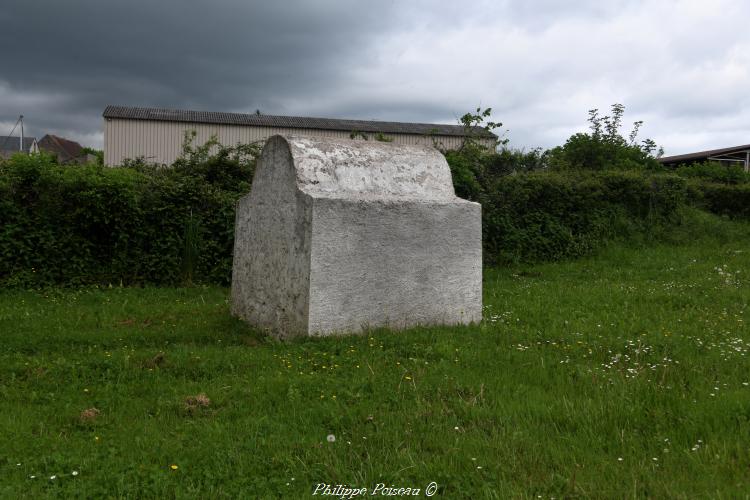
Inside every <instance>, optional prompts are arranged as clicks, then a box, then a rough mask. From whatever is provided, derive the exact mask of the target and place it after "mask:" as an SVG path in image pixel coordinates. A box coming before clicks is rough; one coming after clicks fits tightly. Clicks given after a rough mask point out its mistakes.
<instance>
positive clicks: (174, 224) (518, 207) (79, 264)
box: [0, 153, 686, 287]
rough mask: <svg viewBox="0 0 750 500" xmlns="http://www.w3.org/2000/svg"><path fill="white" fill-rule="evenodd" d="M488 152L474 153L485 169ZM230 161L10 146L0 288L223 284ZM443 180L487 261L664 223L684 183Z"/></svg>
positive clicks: (536, 256) (2, 176)
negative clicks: (478, 235)
mask: <svg viewBox="0 0 750 500" xmlns="http://www.w3.org/2000/svg"><path fill="white" fill-rule="evenodd" d="M534 154H535V153H534ZM505 157H506V158H507V157H508V153H506V154H505ZM455 158H456V156H455V155H449V159H450V160H451V164H452V165H454V169H455V165H456V161H455ZM461 158H463V157H461ZM498 158H502V156H498V157H488V158H485V159H484V161H486V163H487V164H488V165H489V166H490V167H489V171H490V172H491V170H492V168H500V167H498V162H499V161H500V160H499V159H498ZM475 159H476V158H475ZM512 160H513V161H512V162H511V163H513V164H523V162H519V161H518V159H517V158H516V159H512ZM205 163H210V164H212V165H213V166H212V167H210V168H209V167H206V166H205ZM227 163H228V164H229V166H227V167H222V166H221V165H222V164H227ZM237 163H238V162H237V161H234V160H232V159H231V158H228V157H226V156H225V157H223V159H221V160H220V161H218V160H216V159H215V158H214V159H208V160H206V162H204V163H203V164H202V165H203V166H202V167H201V168H198V167H196V166H195V165H194V164H193V163H192V162H191V160H190V159H189V158H188V159H187V160H182V163H180V164H179V165H177V166H176V167H177V168H171V169H155V168H152V167H146V166H144V165H140V164H135V165H132V166H130V167H122V168H107V167H102V166H97V165H87V166H59V165H56V164H54V163H53V161H52V159H50V158H48V157H45V156H21V155H19V156H16V157H14V158H13V159H12V160H10V161H7V162H4V163H2V164H1V166H0V286H6V287H7V286H22V287H36V286H45V285H53V284H66V285H81V284H91V283H100V284H107V283H113V284H119V283H123V284H125V285H132V284H145V283H150V284H170V285H173V284H182V283H185V282H187V281H193V280H194V281H196V282H210V283H218V284H227V283H228V282H229V279H230V277H231V253H232V246H233V235H234V205H235V203H236V201H237V200H238V199H239V197H240V196H242V195H243V194H244V193H246V192H247V191H248V190H249V186H250V184H249V179H250V175H251V174H252V168H251V166H250V164H251V162H249V161H246V162H245V164H244V165H243V166H242V167H239V166H238V165H237ZM459 163H460V162H459ZM186 165H187V166H186ZM190 165H192V166H190ZM493 165H494V167H493ZM207 172H210V176H208V175H206V173H207ZM504 173H505V174H508V172H504ZM455 179H456V188H457V191H458V192H459V194H462V195H464V196H467V197H469V198H471V199H475V200H477V201H480V202H481V203H482V206H483V208H482V211H483V234H484V249H485V252H484V253H485V256H486V259H487V261H488V262H490V263H507V262H519V261H539V260H557V259H561V258H567V257H576V256H580V255H585V254H588V253H591V252H592V251H594V250H596V249H597V248H598V247H600V246H601V245H603V244H604V243H605V242H606V241H609V240H611V239H615V238H623V237H624V236H623V235H625V236H627V235H633V234H636V233H639V232H643V231H645V230H647V229H648V228H649V227H653V226H655V225H657V224H660V223H664V222H666V221H669V220H670V218H671V217H673V216H674V214H675V211H676V209H677V207H678V206H679V205H680V204H681V203H684V200H685V192H686V182H685V180H684V179H682V178H680V177H677V176H674V175H663V174H648V175H644V174H642V173H638V172H620V171H611V172H596V173H591V174H583V173H580V172H531V173H527V174H516V175H512V174H511V175H496V174H494V173H489V174H487V175H486V176H485V177H484V178H483V179H482V180H481V182H478V183H477V184H476V186H475V187H476V190H475V192H472V193H466V192H465V191H466V185H465V184H461V182H462V178H461V177H460V176H456V178H455ZM191 248H192V249H195V251H194V258H191V257H190V255H191V252H190V251H189V250H190V249H191Z"/></svg>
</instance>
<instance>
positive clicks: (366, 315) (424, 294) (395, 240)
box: [231, 135, 482, 338]
mask: <svg viewBox="0 0 750 500" xmlns="http://www.w3.org/2000/svg"><path fill="white" fill-rule="evenodd" d="M481 240H482V226H481V206H480V205H479V204H478V203H473V202H469V201H466V200H463V199H461V198H458V197H456V195H455V192H454V190H453V183H452V180H451V172H450V169H449V167H448V164H447V162H446V161H445V158H444V157H443V155H442V154H441V153H440V152H439V151H437V150H436V149H435V148H432V147H428V146H405V145H396V144H391V143H387V142H373V141H365V140H356V141H354V140H344V139H335V138H311V137H304V138H303V137H282V136H278V135H277V136H274V137H271V138H270V139H268V141H267V142H266V144H265V147H264V148H263V152H262V153H261V156H260V158H259V160H258V164H257V168H256V171H255V176H254V178H253V184H252V189H251V191H250V193H249V194H248V195H246V196H244V197H243V198H242V199H240V201H239V202H238V205H237V219H236V223H235V243H234V263H233V268H232V305H231V311H232V314H233V315H235V316H238V317H240V318H242V319H243V320H245V321H247V322H248V323H250V324H251V325H253V326H256V327H259V328H263V329H268V330H270V331H271V332H272V333H273V334H275V335H276V336H277V337H282V338H285V337H290V336H294V335H328V334H334V333H350V332H359V331H362V330H363V329H367V328H373V327H381V326H386V327H389V328H394V329H402V328H406V327H410V326H415V325H434V324H449V325H450V324H467V323H470V322H479V321H480V320H481V319H482V241H481Z"/></svg>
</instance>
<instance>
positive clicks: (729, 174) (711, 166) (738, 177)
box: [675, 161, 750, 184]
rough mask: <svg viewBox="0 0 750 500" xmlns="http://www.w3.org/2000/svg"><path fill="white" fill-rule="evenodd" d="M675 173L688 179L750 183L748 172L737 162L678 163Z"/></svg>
mask: <svg viewBox="0 0 750 500" xmlns="http://www.w3.org/2000/svg"><path fill="white" fill-rule="evenodd" d="M675 173H676V174H677V175H680V176H682V177H685V178H689V179H699V180H703V181H707V182H715V183H721V184H747V183H750V173H748V172H745V169H744V168H743V167H742V166H740V165H737V164H726V163H720V162H714V161H707V162H701V163H692V164H689V165H679V166H678V167H677V168H676V169H675Z"/></svg>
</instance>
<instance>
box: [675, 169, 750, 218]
mask: <svg viewBox="0 0 750 500" xmlns="http://www.w3.org/2000/svg"><path fill="white" fill-rule="evenodd" d="M743 173H744V172H743ZM688 193H689V198H690V202H691V204H692V205H694V206H697V207H699V208H702V209H704V210H707V211H709V212H712V213H715V214H718V215H724V216H727V217H730V218H733V219H740V218H745V219H747V218H750V183H743V184H719V183H716V182H706V181H700V180H692V181H691V182H690V183H689V189H688Z"/></svg>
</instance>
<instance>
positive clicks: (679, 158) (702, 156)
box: [659, 144, 750, 164]
mask: <svg viewBox="0 0 750 500" xmlns="http://www.w3.org/2000/svg"><path fill="white" fill-rule="evenodd" d="M745 150H750V144H745V145H744V146H732V147H730V148H721V149H710V150H708V151H698V152H697V153H687V154H683V155H674V156H664V157H662V158H659V162H661V163H666V164H672V163H684V162H691V161H700V160H707V159H708V158H709V157H712V156H719V155H726V154H732V153H738V152H741V151H745Z"/></svg>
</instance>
